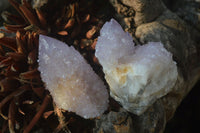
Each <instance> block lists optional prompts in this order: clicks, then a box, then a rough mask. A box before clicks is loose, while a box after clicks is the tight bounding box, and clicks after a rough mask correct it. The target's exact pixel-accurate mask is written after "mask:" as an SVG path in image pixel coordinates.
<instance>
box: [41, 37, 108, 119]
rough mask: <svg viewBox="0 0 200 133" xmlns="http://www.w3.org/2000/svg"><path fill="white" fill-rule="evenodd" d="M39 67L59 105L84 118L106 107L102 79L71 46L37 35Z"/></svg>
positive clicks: (47, 86)
mask: <svg viewBox="0 0 200 133" xmlns="http://www.w3.org/2000/svg"><path fill="white" fill-rule="evenodd" d="M38 63H39V68H38V69H39V71H40V73H41V78H42V81H43V82H44V83H45V85H46V89H47V90H49V92H50V94H51V95H52V97H53V100H54V102H55V103H56V105H57V106H58V107H59V108H62V109H64V110H67V111H72V112H75V113H76V114H78V115H80V116H82V117H84V118H94V117H97V116H100V115H101V114H102V113H103V112H104V111H105V110H106V109H107V107H108V92H107V89H106V87H105V85H104V83H103V81H102V80H101V79H100V78H99V77H98V76H97V74H95V72H94V71H93V69H92V68H91V66H90V65H89V64H88V63H87V62H86V61H85V59H84V58H83V57H82V56H81V55H80V54H79V52H78V51H77V50H75V49H74V47H73V46H71V47H69V46H68V45H66V44H65V43H63V42H61V41H58V40H56V39H53V38H51V37H47V36H44V35H40V36H39V59H38Z"/></svg>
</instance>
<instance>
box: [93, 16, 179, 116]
mask: <svg viewBox="0 0 200 133" xmlns="http://www.w3.org/2000/svg"><path fill="white" fill-rule="evenodd" d="M95 49H96V52H95V55H96V57H97V58H98V60H99V62H100V64H101V65H102V67H103V71H104V73H105V79H106V81H107V82H108V84H109V86H110V95H111V96H112V97H113V98H114V99H115V100H116V101H118V102H119V103H121V105H122V106H123V107H124V108H125V109H127V110H128V111H130V112H132V113H134V114H137V115H140V114H142V113H143V112H144V111H145V110H146V109H147V108H148V107H149V106H150V105H152V104H153V103H154V102H155V101H156V100H157V99H158V98H160V97H162V96H164V95H166V94H167V93H168V92H170V91H171V90H172V88H173V86H174V85H175V82H176V80H177V75H178V72H177V66H176V63H175V62H174V61H173V59H172V54H171V53H170V52H168V51H167V50H166V49H165V48H164V47H163V44H162V43H160V42H149V43H147V44H145V45H140V46H135V44H134V43H133V39H132V37H131V36H130V35H129V33H126V32H124V31H123V29H122V27H121V26H120V25H119V24H118V23H117V22H116V21H115V20H114V19H111V21H110V22H107V23H105V24H104V26H103V27H102V29H101V31H100V36H99V37H98V41H97V44H96V48H95Z"/></svg>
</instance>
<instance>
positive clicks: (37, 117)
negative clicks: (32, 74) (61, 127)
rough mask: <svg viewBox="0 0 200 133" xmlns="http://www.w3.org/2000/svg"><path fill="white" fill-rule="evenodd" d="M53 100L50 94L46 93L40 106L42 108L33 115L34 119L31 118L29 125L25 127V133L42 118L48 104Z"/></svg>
mask: <svg viewBox="0 0 200 133" xmlns="http://www.w3.org/2000/svg"><path fill="white" fill-rule="evenodd" d="M50 101H51V97H50V96H49V95H46V96H45V98H44V100H43V102H42V105H41V107H40V110H39V111H38V112H37V114H36V115H35V116H34V117H33V119H32V120H31V122H30V123H29V125H28V126H27V127H26V128H25V129H24V132H23V133H29V132H30V131H31V129H32V128H33V126H34V125H35V124H36V123H37V121H38V120H39V119H40V117H41V115H42V114H43V113H44V111H45V109H46V107H47V105H48V104H49V103H50Z"/></svg>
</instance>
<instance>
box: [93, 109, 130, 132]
mask: <svg viewBox="0 0 200 133" xmlns="http://www.w3.org/2000/svg"><path fill="white" fill-rule="evenodd" d="M133 127H134V126H133V122H132V118H131V116H130V115H129V114H128V112H126V111H125V110H124V109H122V108H121V109H120V111H119V112H114V111H111V112H109V113H108V114H106V115H103V116H101V117H100V119H96V128H95V129H94V130H93V131H94V132H95V133H134V130H133Z"/></svg>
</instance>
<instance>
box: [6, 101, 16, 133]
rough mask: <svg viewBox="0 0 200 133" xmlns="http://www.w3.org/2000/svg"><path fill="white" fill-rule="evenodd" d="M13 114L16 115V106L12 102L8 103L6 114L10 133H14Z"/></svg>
mask: <svg viewBox="0 0 200 133" xmlns="http://www.w3.org/2000/svg"><path fill="white" fill-rule="evenodd" d="M15 113H16V104H15V102H14V100H12V102H11V103H10V106H9V112H8V127H9V131H10V133H15V130H14V124H15Z"/></svg>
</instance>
